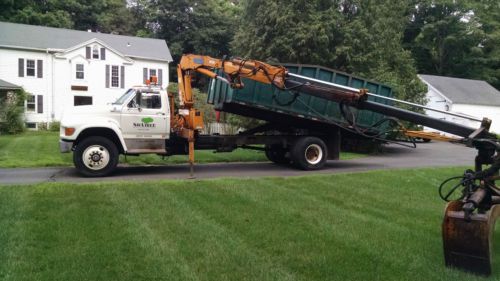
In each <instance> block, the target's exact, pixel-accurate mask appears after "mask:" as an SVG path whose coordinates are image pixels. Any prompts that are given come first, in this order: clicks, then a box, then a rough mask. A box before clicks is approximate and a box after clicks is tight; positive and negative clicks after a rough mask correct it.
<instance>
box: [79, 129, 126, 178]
mask: <svg viewBox="0 0 500 281" xmlns="http://www.w3.org/2000/svg"><path fill="white" fill-rule="evenodd" d="M118 157H119V153H118V148H117V147H116V145H115V144H114V143H113V142H112V141H111V140H109V139H107V138H104V137H87V138H85V139H83V140H82V141H80V142H79V143H78V144H77V145H76V148H75V151H74V152H73V163H74V164H75V167H76V169H77V170H78V172H79V173H80V174H82V175H84V176H86V177H103V176H107V175H109V174H110V173H111V172H113V170H114V169H115V168H116V166H117V165H118Z"/></svg>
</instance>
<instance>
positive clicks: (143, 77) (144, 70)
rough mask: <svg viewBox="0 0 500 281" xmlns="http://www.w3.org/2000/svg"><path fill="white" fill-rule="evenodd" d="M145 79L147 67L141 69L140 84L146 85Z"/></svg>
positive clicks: (146, 78) (146, 77)
mask: <svg viewBox="0 0 500 281" xmlns="http://www.w3.org/2000/svg"><path fill="white" fill-rule="evenodd" d="M146 80H148V69H147V68H143V69H142V84H144V85H146Z"/></svg>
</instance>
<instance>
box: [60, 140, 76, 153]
mask: <svg viewBox="0 0 500 281" xmlns="http://www.w3.org/2000/svg"><path fill="white" fill-rule="evenodd" d="M72 148H73V142H72V141H65V140H59V150H60V151H61V153H68V152H70V151H71V149H72Z"/></svg>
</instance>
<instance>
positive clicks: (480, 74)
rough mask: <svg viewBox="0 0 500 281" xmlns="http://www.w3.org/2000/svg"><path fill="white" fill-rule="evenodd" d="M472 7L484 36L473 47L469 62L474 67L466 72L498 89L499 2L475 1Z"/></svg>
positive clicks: (499, 63) (499, 73) (492, 0)
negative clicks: (472, 54)
mask: <svg viewBox="0 0 500 281" xmlns="http://www.w3.org/2000/svg"><path fill="white" fill-rule="evenodd" d="M472 8H473V10H474V14H475V15H476V17H477V21H478V22H479V24H480V27H481V29H482V31H483V32H484V37H483V39H482V41H481V43H480V44H479V45H478V46H476V47H475V48H474V49H473V52H474V56H473V57H472V58H471V61H470V63H471V64H473V65H474V66H475V67H474V68H473V70H471V71H470V72H469V73H468V74H469V75H470V77H471V78H477V79H484V80H486V81H487V82H489V83H490V84H492V85H493V86H494V87H496V88H497V89H499V90H500V2H498V1H496V0H481V1H475V2H472Z"/></svg>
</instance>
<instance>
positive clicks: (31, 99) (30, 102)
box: [26, 95, 36, 112]
mask: <svg viewBox="0 0 500 281" xmlns="http://www.w3.org/2000/svg"><path fill="white" fill-rule="evenodd" d="M35 111H36V98H35V96H34V95H28V97H27V98H26V112H35Z"/></svg>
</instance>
